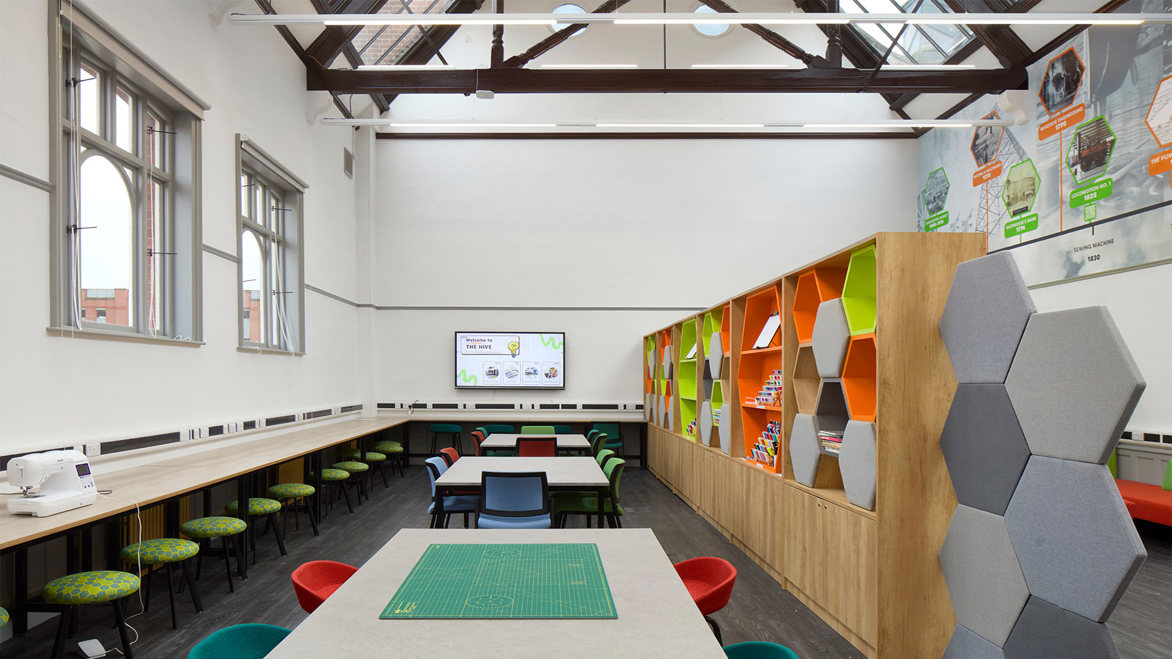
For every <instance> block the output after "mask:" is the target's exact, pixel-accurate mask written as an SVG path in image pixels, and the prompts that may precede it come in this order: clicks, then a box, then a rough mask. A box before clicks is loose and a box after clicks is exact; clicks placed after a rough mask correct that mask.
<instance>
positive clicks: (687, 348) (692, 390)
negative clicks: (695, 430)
mask: <svg viewBox="0 0 1172 659" xmlns="http://www.w3.org/2000/svg"><path fill="white" fill-rule="evenodd" d="M695 348H696V320H695V319H694V318H689V319H687V320H685V321H684V322H683V324H682V325H681V326H680V365H679V367H678V369H677V375H676V380H677V382H678V384H679V392H678V393H679V395H680V400H681V401H683V400H691V401H693V403H694V402H695V400H696V356H695V355H693V356H692V358H691V359H688V353H690V352H692V350H693V349H695ZM692 418H693V419H694V418H696V413H695V409H693V410H692ZM687 424H688V419H685V420H684V425H685V426H687Z"/></svg>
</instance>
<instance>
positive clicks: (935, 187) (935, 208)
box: [920, 167, 948, 215]
mask: <svg viewBox="0 0 1172 659" xmlns="http://www.w3.org/2000/svg"><path fill="white" fill-rule="evenodd" d="M920 196H921V197H922V198H923V200H924V208H925V209H927V211H928V215H935V214H936V213H939V212H940V211H942V210H944V202H946V201H947V200H948V174H947V173H945V171H944V168H943V167H941V168H939V169H934V170H932V171H931V172H930V173H929V174H928V182H927V184H925V185H924V191H923V192H921V193H920Z"/></svg>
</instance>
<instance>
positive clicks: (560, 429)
mask: <svg viewBox="0 0 1172 659" xmlns="http://www.w3.org/2000/svg"><path fill="white" fill-rule="evenodd" d="M553 432H554V434H557V435H568V434H570V433H572V432H574V429H573V428H571V427H570V426H554V427H553Z"/></svg>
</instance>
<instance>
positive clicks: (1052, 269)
mask: <svg viewBox="0 0 1172 659" xmlns="http://www.w3.org/2000/svg"><path fill="white" fill-rule="evenodd" d="M1157 4H1159V3H1158V2H1153V1H1152V0H1147V1H1145V2H1144V3H1143V5H1144V7H1143V9H1142V11H1160V8H1159V7H1156V6H1154V5H1157ZM1147 5H1153V7H1148V6H1147ZM1169 41H1172V26H1170V25H1162V24H1161V25H1146V24H1145V25H1141V26H1135V27H1117V26H1111V27H1096V28H1091V29H1090V30H1087V31H1085V32H1083V33H1082V34H1080V35H1078V36H1076V37H1074V38H1073V39H1071V40H1070V41H1068V42H1067V43H1065V44H1063V45H1061V46H1059V47H1058V48H1057V49H1055V50H1054V51H1052V52H1050V53H1049V54H1048V55H1047V56H1046V57H1044V58H1043V59H1041V60H1039V61H1038V62H1036V63H1035V64H1033V65H1032V66H1031V67H1030V68H1029V70H1028V74H1029V90H1030V99H1031V106H1032V107H1029V108H1027V112H1028V116H1029V118H1028V120H1027V121H1025V122H1024V123H1019V124H1017V125H1012V126H1005V127H1000V126H979V127H977V128H975V129H973V130H967V131H962V130H940V129H937V130H933V131H929V132H928V133H926V134H925V135H924V136H922V137H921V138H920V139H919V144H918V146H919V172H918V175H919V178H918V180H919V199H918V202H917V206H918V218H917V221H918V225H919V228H920V230H921V231H979V232H984V233H985V234H986V235H987V236H988V242H989V251H990V252H994V251H998V250H1003V249H1009V250H1012V251H1013V254H1014V256H1015V257H1016V260H1017V262H1018V266H1019V267H1020V269H1021V271H1022V275H1023V276H1024V277H1025V279H1026V282H1027V283H1028V284H1030V285H1040V284H1046V283H1052V282H1058V281H1062V280H1066V279H1073V278H1079V277H1086V276H1091V275H1097V274H1103V273H1106V272H1111V271H1114V270H1121V269H1126V268H1133V267H1137V266H1142V265H1150V264H1155V263H1161V262H1165V261H1169V260H1172V50H1170V49H1168V48H1165V47H1164V44H1165V43H1168V42H1169ZM957 118H969V119H982V118H983V119H995V118H1001V111H1000V110H999V109H998V107H997V102H996V98H995V97H992V96H986V97H983V98H981V99H979V100H978V101H977V102H975V103H973V104H972V105H970V106H969V107H968V108H965V110H964V111H962V112H961V113H960V114H958V115H957Z"/></svg>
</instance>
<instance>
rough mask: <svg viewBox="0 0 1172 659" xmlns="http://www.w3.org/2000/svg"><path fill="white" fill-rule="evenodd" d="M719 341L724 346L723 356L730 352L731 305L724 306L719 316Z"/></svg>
mask: <svg viewBox="0 0 1172 659" xmlns="http://www.w3.org/2000/svg"><path fill="white" fill-rule="evenodd" d="M720 339H721V343H723V344H724V354H726V355H727V354H730V353H731V352H732V305H731V304H726V305H724V311H723V312H722V313H721V314H720Z"/></svg>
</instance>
